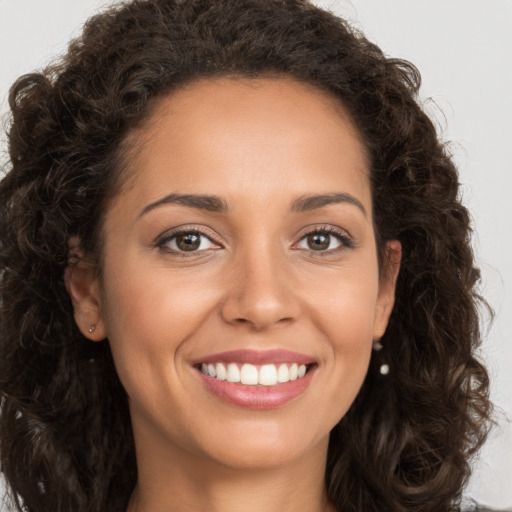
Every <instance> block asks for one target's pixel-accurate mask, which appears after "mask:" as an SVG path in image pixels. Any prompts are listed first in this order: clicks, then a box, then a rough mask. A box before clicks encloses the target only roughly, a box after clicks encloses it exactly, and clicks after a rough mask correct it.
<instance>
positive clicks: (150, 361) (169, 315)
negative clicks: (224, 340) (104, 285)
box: [104, 266, 215, 395]
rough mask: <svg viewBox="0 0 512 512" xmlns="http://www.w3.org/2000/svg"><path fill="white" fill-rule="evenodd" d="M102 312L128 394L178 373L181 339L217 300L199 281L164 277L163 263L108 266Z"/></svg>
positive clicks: (199, 322)
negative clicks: (141, 269) (159, 265)
mask: <svg viewBox="0 0 512 512" xmlns="http://www.w3.org/2000/svg"><path fill="white" fill-rule="evenodd" d="M105 279H108V291H107V293H106V294H105V298H106V300H105V304H104V315H105V322H106V326H107V334H108V337H109V341H110V344H111V347H112V352H113V356H114V360H115V363H116V368H117V371H118V374H119V377H120V378H121V381H122V382H123V385H124V386H125V388H126V390H127V392H128V394H129V395H130V394H131V392H132V391H133V393H135V392H136V388H144V389H146V390H147V391H148V394H150V390H151V389H152V388H155V389H156V388H158V386H159V385H161V384H158V385H157V382H159V381H160V382H162V381H165V382H167V381H171V382H172V380H173V379H174V378H175V372H176V367H175V362H176V356H177V355H178V354H179V352H180V350H181V347H182V344H185V343H186V342H187V340H188V339H189V337H190V335H191V333H193V332H194V330H195V329H196V328H197V326H198V325H200V324H201V322H203V321H204V318H205V316H207V315H208V313H209V311H210V310H211V309H212V307H214V306H213V304H214V303H215V298H214V290H213V289H209V290H205V289H204V287H203V288H201V287H199V286H197V283H196V282H193V283H192V282H190V280H186V279H180V277H179V276H176V275H173V276H172V277H171V276H169V279H166V278H165V272H162V269H161V268H154V269H152V268H146V269H145V270H144V272H136V271H134V270H133V266H131V268H130V269H123V268H121V267H116V269H115V270H114V271H110V272H109V273H108V274H107V275H106V276H105Z"/></svg>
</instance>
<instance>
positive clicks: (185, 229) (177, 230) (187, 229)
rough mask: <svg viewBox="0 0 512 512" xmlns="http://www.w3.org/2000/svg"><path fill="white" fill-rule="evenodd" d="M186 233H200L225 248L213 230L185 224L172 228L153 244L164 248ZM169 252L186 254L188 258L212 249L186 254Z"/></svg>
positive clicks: (181, 252) (171, 250) (219, 246)
mask: <svg viewBox="0 0 512 512" xmlns="http://www.w3.org/2000/svg"><path fill="white" fill-rule="evenodd" d="M186 233H198V234H200V235H202V236H204V237H206V238H208V240H210V241H211V242H212V243H213V244H215V245H217V246H218V248H223V247H224V246H223V245H222V243H221V242H220V240H219V237H218V235H217V234H216V233H215V232H214V231H213V230H211V229H209V228H207V227H206V226H198V225H194V224H185V225H182V226H176V227H174V228H171V229H169V230H167V231H165V232H164V233H162V234H160V235H158V237H157V238H156V239H155V241H154V242H153V245H154V246H155V247H158V248H161V249H162V248H163V247H164V245H165V244H166V243H168V242H169V240H171V239H173V238H175V237H177V236H179V235H182V234H186ZM168 250H169V252H175V253H179V254H186V255H187V256H192V255H193V254H200V253H202V252H205V251H207V250H210V249H203V250H201V251H191V252H190V253H185V251H176V250H173V249H170V248H169V249H168Z"/></svg>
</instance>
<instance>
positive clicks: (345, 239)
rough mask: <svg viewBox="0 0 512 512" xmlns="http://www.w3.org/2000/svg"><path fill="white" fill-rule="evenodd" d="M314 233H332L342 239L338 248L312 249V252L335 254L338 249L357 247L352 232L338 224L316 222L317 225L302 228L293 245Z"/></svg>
mask: <svg viewBox="0 0 512 512" xmlns="http://www.w3.org/2000/svg"><path fill="white" fill-rule="evenodd" d="M314 233H325V234H328V235H332V236H334V237H336V238H337V239H338V240H339V241H340V243H341V247H339V248H336V249H330V250H325V251H314V250H312V249H311V250H310V252H312V253H316V254H333V253H335V252H337V251H343V250H344V249H351V248H354V247H356V242H355V240H354V239H353V238H352V236H351V235H350V233H348V231H346V230H345V229H341V228H339V227H337V226H333V225H331V224H316V225H311V226H307V227H306V228H304V229H302V230H301V231H300V232H299V233H298V234H297V237H296V239H297V241H296V242H294V244H293V246H296V245H297V244H298V243H299V242H300V241H302V240H303V239H304V238H305V237H306V236H309V235H311V234H314Z"/></svg>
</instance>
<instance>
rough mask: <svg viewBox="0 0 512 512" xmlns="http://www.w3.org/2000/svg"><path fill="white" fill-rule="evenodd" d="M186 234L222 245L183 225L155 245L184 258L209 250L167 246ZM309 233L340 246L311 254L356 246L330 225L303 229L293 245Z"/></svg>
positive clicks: (332, 252)
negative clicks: (333, 241)
mask: <svg viewBox="0 0 512 512" xmlns="http://www.w3.org/2000/svg"><path fill="white" fill-rule="evenodd" d="M188 234H194V235H198V236H199V237H205V238H207V239H208V240H209V241H210V242H211V243H212V244H215V245H217V246H220V247H222V244H221V243H220V242H219V241H217V240H216V239H215V237H214V236H212V235H211V234H209V233H208V234H207V233H205V232H204V231H203V230H202V229H198V228H196V227H184V228H181V229H178V230H175V231H172V232H170V233H166V234H165V235H163V236H162V237H160V238H158V239H157V241H156V242H155V246H156V247H157V248H158V249H160V250H161V251H163V252H165V253H167V254H169V253H170V254H173V255H176V256H178V257H184V258H186V257H190V256H196V257H197V256H198V254H202V253H205V252H207V251H209V250H211V249H202V250H194V251H190V252H187V251H180V250H176V249H171V248H170V247H168V246H167V244H169V242H171V241H172V240H175V239H176V238H177V237H179V236H180V235H188ZM311 235H327V236H332V237H334V238H336V239H337V240H338V241H339V242H340V247H336V248H335V249H329V250H324V251H322V250H318V251H315V250H313V249H309V252H310V253H311V254H315V255H319V256H328V255H332V254H336V253H338V252H341V251H343V250H346V249H352V248H354V247H355V246H356V244H355V242H354V240H353V239H352V237H351V236H350V235H349V234H348V233H346V232H345V231H342V230H339V229H336V228H334V227H332V226H320V227H315V228H313V229H310V230H308V231H305V232H304V233H302V234H301V236H300V238H299V241H298V242H296V243H294V246H295V245H297V244H298V243H300V242H301V241H302V240H304V239H305V238H306V237H308V236H311ZM214 250H216V249H214ZM296 250H300V249H296ZM306 250H307V249H306Z"/></svg>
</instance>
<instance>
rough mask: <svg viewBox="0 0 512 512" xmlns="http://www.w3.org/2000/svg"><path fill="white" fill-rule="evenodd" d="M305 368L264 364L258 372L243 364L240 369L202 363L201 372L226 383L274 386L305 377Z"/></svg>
mask: <svg viewBox="0 0 512 512" xmlns="http://www.w3.org/2000/svg"><path fill="white" fill-rule="evenodd" d="M306 371H307V367H306V365H305V364H301V365H299V364H297V363H293V364H286V363H282V364H280V365H279V367H276V365H275V364H264V365H262V366H260V368H259V370H258V367H256V366H255V365H253V364H249V363H245V364H243V365H242V367H241V368H240V367H239V366H238V364H236V363H229V364H228V365H227V368H226V365H225V364H224V363H215V364H212V363H209V364H206V363H203V364H202V365H201V372H202V373H204V374H205V375H208V376H210V377H213V378H216V379H217V380H227V381H228V382H241V383H242V384H245V385H248V386H255V385H257V384H260V385H262V386H275V385H276V384H282V383H285V382H289V381H292V380H296V379H298V378H301V377H304V375H306Z"/></svg>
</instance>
